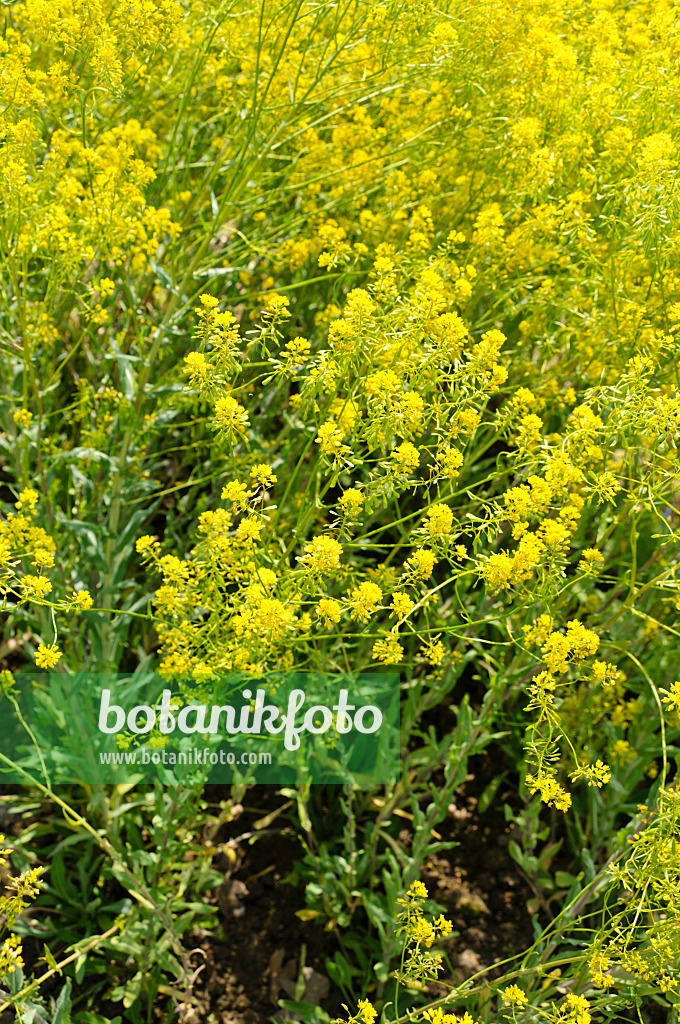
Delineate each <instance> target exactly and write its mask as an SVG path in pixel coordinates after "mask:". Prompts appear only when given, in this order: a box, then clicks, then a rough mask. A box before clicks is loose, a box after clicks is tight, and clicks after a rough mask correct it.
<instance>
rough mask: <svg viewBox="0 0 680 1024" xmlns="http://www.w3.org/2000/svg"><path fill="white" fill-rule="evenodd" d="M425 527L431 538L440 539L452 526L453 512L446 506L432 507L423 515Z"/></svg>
mask: <svg viewBox="0 0 680 1024" xmlns="http://www.w3.org/2000/svg"><path fill="white" fill-rule="evenodd" d="M425 515H426V517H427V522H426V527H427V529H428V530H429V532H430V536H431V537H442V536H445V535H446V534H447V533H449V532H450V530H451V526H452V525H453V512H452V511H451V509H450V508H449V506H448V505H432V506H430V508H428V510H427V512H426V513H425Z"/></svg>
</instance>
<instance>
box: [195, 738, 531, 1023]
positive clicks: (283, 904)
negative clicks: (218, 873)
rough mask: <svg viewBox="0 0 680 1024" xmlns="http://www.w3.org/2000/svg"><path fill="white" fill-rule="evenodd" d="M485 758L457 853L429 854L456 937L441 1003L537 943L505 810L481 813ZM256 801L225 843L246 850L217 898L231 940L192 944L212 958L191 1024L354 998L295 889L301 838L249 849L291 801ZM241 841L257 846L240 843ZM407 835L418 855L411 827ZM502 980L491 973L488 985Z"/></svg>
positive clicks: (433, 892)
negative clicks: (334, 978) (295, 1001)
mask: <svg viewBox="0 0 680 1024" xmlns="http://www.w3.org/2000/svg"><path fill="white" fill-rule="evenodd" d="M476 760H478V761H479V762H481V763H480V764H479V769H481V770H480V771H478V773H477V774H475V772H474V765H473V763H472V762H471V766H472V767H473V771H472V772H471V774H470V775H469V776H468V779H467V781H466V783H465V785H464V786H463V787H461V789H459V790H458V792H457V794H456V798H455V803H452V804H451V806H450V808H449V814H448V815H447V817H446V819H445V820H444V821H443V822H441V823H440V825H439V826H438V828H437V831H438V833H439V835H440V836H441V838H442V840H444V841H450V840H453V841H455V842H456V843H457V844H458V845H456V846H455V847H454V848H453V849H450V850H443V851H441V852H440V853H439V854H437V855H436V856H432V857H430V858H429V860H428V861H427V862H426V863H425V865H424V866H423V870H422V871H421V875H420V877H421V880H422V881H423V882H424V883H425V885H426V886H427V888H428V890H429V893H430V896H431V897H432V898H433V899H435V900H436V901H437V902H438V903H439V904H441V905H442V906H443V907H444V913H445V916H447V917H448V918H449V919H450V920H451V922H452V924H453V929H454V933H453V935H452V936H451V938H450V939H449V940H447V942H446V943H444V945H443V949H442V952H443V954H444V958H445V969H444V970H443V971H442V973H441V975H440V979H439V981H438V982H437V983H432V984H431V985H430V986H429V987H428V989H427V994H428V996H429V997H432V998H436V997H437V996H440V995H444V994H445V992H446V991H447V985H450V984H454V985H456V984H459V983H460V982H461V981H463V980H464V979H465V978H466V977H469V976H470V975H471V974H474V973H476V972H477V971H479V970H482V969H483V968H487V967H492V965H493V964H495V963H498V962H500V961H502V960H505V959H506V958H507V957H509V956H512V955H513V954H515V953H519V952H522V951H523V950H524V949H526V948H527V946H529V945H531V942H532V941H533V931H532V926H531V915H530V914H529V912H528V910H527V901H528V900H530V899H531V898H532V897H533V896H534V892H533V890H532V889H531V887H530V885H529V884H528V882H527V881H526V880H525V879H524V878H523V877H522V875H521V873H520V872H519V870H518V868H517V865H516V864H515V862H514V861H513V860H512V858H511V857H510V855H509V853H508V848H507V847H508V839H509V834H508V832H509V830H508V829H507V826H506V823H505V819H504V817H503V815H502V813H501V812H500V811H499V810H497V809H494V808H490V809H489V810H487V812H486V813H485V814H484V815H483V816H480V815H479V814H478V813H477V811H476V805H477V796H478V794H479V793H480V792H481V790H482V789H483V786H484V783H485V780H484V777H483V776H484V775H485V774H486V772H485V771H484V770H483V769H484V768H487V771H488V766H487V765H484V764H483V762H484V761H485V760H486V759H485V758H479V759H476ZM486 781H488V780H486ZM265 790H267V792H265ZM256 793H257V797H258V800H259V806H258V807H253V808H250V809H248V810H246V811H244V813H243V814H242V815H241V816H240V817H239V819H238V821H237V822H233V823H231V824H230V825H229V826H228V827H227V828H226V829H225V835H224V836H223V837H221V841H222V843H229V841H230V840H231V841H232V843H235V846H236V849H237V850H238V859H237V861H236V864H235V865H234V866H233V867H229V868H228V869H227V871H226V876H227V877H226V879H225V884H224V886H222V887H221V888H220V890H219V891H218V893H216V894H215V897H214V898H215V901H216V902H217V903H218V906H219V908H220V917H221V922H222V925H223V932H224V938H223V940H222V941H216V938H215V936H214V935H211V934H208V933H205V934H203V935H200V936H195V937H194V941H193V942H192V946H197V947H198V948H200V950H201V951H202V954H201V955H202V956H203V957H204V958H205V959H204V967H203V970H202V971H201V973H200V975H199V977H198V980H197V983H196V989H195V993H194V995H195V999H196V1002H197V1003H198V1005H197V1006H195V1007H194V1008H193V1009H192V1010H191V1012H190V1013H189V1022H188V1024H193V1022H194V1021H195V1022H203V1021H206V1022H208V1021H209V1022H210V1024H263V1022H264V1021H268V1020H274V1021H276V1022H277V1024H280V1022H281V1021H282V1020H284V1019H291V1014H290V1012H288V1011H286V1012H282V1011H281V1010H280V1009H279V1007H278V1000H279V999H280V998H284V999H291V998H294V997H295V996H294V989H295V982H296V980H297V981H298V993H300V990H301V989H306V991H304V992H303V995H302V998H304V999H305V1001H312V1002H315V1003H317V1005H320V1006H321V1007H322V1008H323V1009H324V1010H326V1011H327V1012H328V1013H329V1014H330V1016H331V1018H334V1017H336V1016H338V1015H340V1016H342V1017H344V1016H345V1014H344V1012H343V1010H342V1003H343V1002H344V1001H345V999H344V998H343V996H342V995H341V993H340V992H339V990H338V989H337V988H336V987H335V986H333V985H332V984H331V983H330V982H329V981H328V978H327V969H326V966H325V959H326V957H331V958H332V956H333V954H334V953H335V952H336V950H337V949H338V940H337V938H336V937H335V935H334V933H332V932H328V931H324V929H323V928H322V927H320V926H319V925H318V924H316V923H315V922H314V921H303V920H301V919H300V918H299V917H297V916H296V912H297V911H300V910H304V909H305V897H304V889H303V888H302V887H294V886H292V885H290V884H286V883H285V881H284V879H285V878H286V876H287V875H288V874H289V872H290V871H291V869H292V867H293V864H294V861H295V860H296V858H299V856H300V846H299V843H298V841H297V839H296V838H295V837H294V836H292V835H290V836H287V835H280V834H276V833H274V832H271V833H268V834H265V835H263V836H262V837H261V838H259V839H258V840H257V841H256V842H254V843H252V845H251V844H250V840H251V839H252V837H253V832H252V825H253V822H254V821H256V820H257V819H258V818H260V819H261V818H262V816H263V815H265V814H267V813H268V812H270V811H271V810H272V808H273V807H275V806H276V805H277V802H278V803H281V802H282V798H281V797H276V795H275V794H276V790H275V789H274V788H273V787H272V789H271V791H269V787H258V790H257V791H256ZM239 835H245V836H246V837H247V838H246V839H245V840H243V841H238V836H239ZM399 838H400V842H402V843H403V845H404V846H405V848H408V845H409V842H410V834H409V832H408V830H407V829H404V830H403V832H402V834H401V835H400V837H399ZM353 927H354V926H353ZM499 973H501V971H500V970H497V971H494V970H493V969H492V970H491V971H490V972H489V974H488V977H489V978H490V979H491V978H493V977H494V976H497V975H498V974H499ZM310 986H311V987H310Z"/></svg>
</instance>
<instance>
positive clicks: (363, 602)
mask: <svg viewBox="0 0 680 1024" xmlns="http://www.w3.org/2000/svg"><path fill="white" fill-rule="evenodd" d="M381 598H382V590H381V589H380V587H378V586H377V585H376V584H375V583H362V584H360V585H359V586H358V587H356V588H355V589H354V590H353V591H352V592H351V594H350V596H349V604H350V608H351V609H352V618H355V619H360V620H361V621H362V622H366V621H367V620H368V619H369V618H370V616H371V615H372V614H373V612H374V611H375V610H376V608H377V607H378V604H379V603H380V599H381Z"/></svg>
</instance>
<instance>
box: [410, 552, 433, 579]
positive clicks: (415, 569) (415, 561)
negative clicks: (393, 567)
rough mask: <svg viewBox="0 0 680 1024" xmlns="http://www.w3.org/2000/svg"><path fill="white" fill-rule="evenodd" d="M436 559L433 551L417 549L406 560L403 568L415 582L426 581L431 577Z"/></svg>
mask: <svg viewBox="0 0 680 1024" xmlns="http://www.w3.org/2000/svg"><path fill="white" fill-rule="evenodd" d="M436 562H437V558H436V556H435V554H434V552H433V551H427V550H425V548H418V550H417V551H414V552H413V554H412V555H411V557H410V558H408V559H407V560H406V562H405V563H404V566H405V568H406V571H407V572H408V573H410V574H411V575H412V576H413V577H414V579H416V580H427V579H429V578H430V576H431V575H432V572H433V570H434V567H435V564H436Z"/></svg>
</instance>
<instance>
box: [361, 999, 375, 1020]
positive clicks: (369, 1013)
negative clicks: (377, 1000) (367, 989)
mask: <svg viewBox="0 0 680 1024" xmlns="http://www.w3.org/2000/svg"><path fill="white" fill-rule="evenodd" d="M358 1016H359V1017H360V1018H361V1020H362V1021H363V1024H374V1021H375V1019H376V1017H377V1016H378V1011H377V1010H376V1009H375V1007H374V1006H373V1004H372V1003H370V1002H369V1001H368V999H360V1000H359V1013H358Z"/></svg>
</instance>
